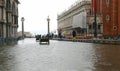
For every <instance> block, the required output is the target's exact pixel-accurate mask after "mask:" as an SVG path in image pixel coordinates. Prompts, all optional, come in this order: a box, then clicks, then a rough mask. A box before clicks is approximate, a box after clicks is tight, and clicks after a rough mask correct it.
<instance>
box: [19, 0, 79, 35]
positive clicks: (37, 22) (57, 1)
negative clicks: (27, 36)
mask: <svg viewBox="0 0 120 71" xmlns="http://www.w3.org/2000/svg"><path fill="white" fill-rule="evenodd" d="M19 1H20V4H19V28H18V31H21V17H24V18H25V22H24V31H28V32H31V33H33V34H46V33H47V17H48V16H49V17H50V31H54V30H56V29H57V14H58V13H61V12H63V11H64V10H65V9H67V8H68V7H70V6H71V5H72V4H73V3H75V2H76V1H78V0H19Z"/></svg>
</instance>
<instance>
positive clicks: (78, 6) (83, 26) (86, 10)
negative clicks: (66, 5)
mask: <svg viewBox="0 0 120 71" xmlns="http://www.w3.org/2000/svg"><path fill="white" fill-rule="evenodd" d="M90 14H91V1H90V0H85V1H80V2H77V3H75V4H74V5H73V6H72V7H71V8H70V9H69V10H67V11H65V12H63V13H62V14H60V15H58V19H57V20H58V32H59V31H60V30H61V32H62V34H63V35H64V36H68V35H71V32H72V31H73V29H74V30H75V31H76V32H77V35H87V26H88V25H87V19H88V15H90Z"/></svg>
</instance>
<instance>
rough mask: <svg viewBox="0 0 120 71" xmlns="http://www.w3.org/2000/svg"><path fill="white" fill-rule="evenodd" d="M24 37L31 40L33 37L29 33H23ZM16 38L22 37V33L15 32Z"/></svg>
mask: <svg viewBox="0 0 120 71" xmlns="http://www.w3.org/2000/svg"><path fill="white" fill-rule="evenodd" d="M24 36H25V37H27V38H32V37H33V35H32V33H30V32H24ZM17 37H22V31H19V32H17Z"/></svg>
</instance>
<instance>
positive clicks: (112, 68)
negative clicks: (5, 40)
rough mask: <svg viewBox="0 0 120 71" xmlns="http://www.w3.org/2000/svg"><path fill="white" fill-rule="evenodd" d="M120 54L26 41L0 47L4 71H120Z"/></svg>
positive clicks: (112, 48)
mask: <svg viewBox="0 0 120 71" xmlns="http://www.w3.org/2000/svg"><path fill="white" fill-rule="evenodd" d="M28 41H29V42H28ZM119 54H120V48H119V45H102V44H92V43H80V42H64V41H51V43H50V45H39V43H38V42H36V41H35V39H25V40H21V41H19V42H18V44H17V45H11V46H5V47H0V71H120V61H119V60H120V56H119Z"/></svg>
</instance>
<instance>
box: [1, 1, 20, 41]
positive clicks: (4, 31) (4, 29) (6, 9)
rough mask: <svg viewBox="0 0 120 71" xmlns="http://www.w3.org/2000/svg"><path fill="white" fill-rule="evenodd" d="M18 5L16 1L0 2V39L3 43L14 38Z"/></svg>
mask: <svg viewBox="0 0 120 71" xmlns="http://www.w3.org/2000/svg"><path fill="white" fill-rule="evenodd" d="M18 4H19V1H18V0H0V39H1V40H2V42H3V43H4V42H8V41H10V40H12V39H15V38H16V33H17V28H18ZM1 40H0V42H1Z"/></svg>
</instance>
